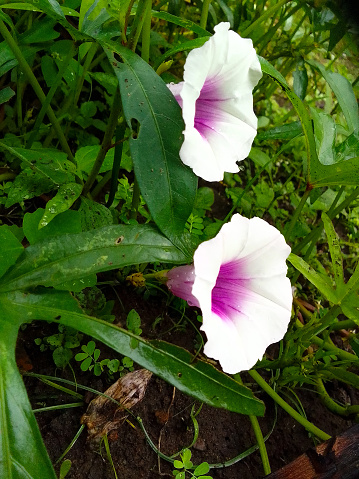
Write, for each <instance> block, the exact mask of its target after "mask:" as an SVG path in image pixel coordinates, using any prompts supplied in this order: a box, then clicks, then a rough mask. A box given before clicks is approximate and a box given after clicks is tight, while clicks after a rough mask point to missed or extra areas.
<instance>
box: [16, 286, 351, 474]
mask: <svg viewBox="0 0 359 479" xmlns="http://www.w3.org/2000/svg"><path fill="white" fill-rule="evenodd" d="M120 298H121V301H122V303H123V307H124V309H125V313H128V311H130V310H131V309H132V308H135V309H136V311H137V312H138V313H139V314H140V316H141V320H142V325H141V326H142V328H143V330H144V332H143V336H144V337H146V338H149V339H152V338H154V337H160V338H161V339H164V340H166V341H171V342H174V343H176V344H178V345H180V346H183V347H185V348H187V349H188V350H190V351H194V349H195V340H196V334H197V333H196V332H195V330H194V329H193V328H192V327H191V325H190V324H189V323H187V324H186V325H185V328H186V329H185V332H184V331H183V330H182V331H181V330H180V328H174V329H172V330H171V331H169V332H168V330H169V329H171V328H173V324H174V323H173V322H174V321H175V322H178V316H177V317H176V313H174V312H173V311H172V310H171V309H170V308H168V307H167V306H166V304H165V300H164V299H163V298H164V296H163V298H162V297H160V296H157V297H151V298H150V299H148V300H146V301H145V300H144V299H143V297H142V296H141V295H138V294H137V293H136V292H135V291H134V290H133V288H131V287H130V286H124V288H123V289H122V290H121V292H120ZM122 311H123V310H122V307H121V308H120V305H119V303H118V302H117V304H116V307H115V310H114V312H115V314H116V322H118V323H119V324H120V325H123V323H124V318H125V317H126V314H125V313H124V312H122ZM159 315H162V317H163V320H162V321H161V322H160V323H159V325H158V326H157V327H156V328H155V330H154V329H153V328H152V325H153V322H154V320H155V319H156V318H157V317H158V316H159ZM194 321H196V320H195V315H194ZM54 328H56V326H55V325H48V324H47V323H42V322H36V323H34V324H33V325H31V326H28V327H27V329H26V336H25V335H23V336H22V335H20V338H19V345H20V349H22V350H25V351H26V353H27V354H28V355H29V359H30V361H31V363H32V365H33V369H32V371H33V372H36V373H40V374H48V375H57V376H60V377H64V378H67V379H69V380H73V375H72V373H71V371H70V370H69V368H67V369H66V370H65V371H55V367H54V365H53V361H52V358H51V352H49V351H47V352H44V353H40V352H39V348H38V346H36V345H35V344H34V342H33V341H34V339H35V338H37V337H41V336H48V335H49V334H52V333H53V332H56V329H54ZM83 342H84V343H86V341H83ZM97 346H98V347H99V348H100V349H101V352H102V355H101V358H103V357H109V358H113V357H116V354H115V353H114V352H113V351H112V350H109V349H107V348H106V347H105V346H103V345H100V344H99V343H98V342H97ZM72 365H73V367H74V370H75V374H76V381H77V383H78V384H81V385H85V386H88V387H91V388H94V389H96V390H99V391H102V392H103V391H105V390H106V389H107V388H108V387H109V386H110V384H111V382H110V381H108V379H107V378H106V377H105V375H104V377H100V378H98V377H95V376H94V375H93V374H92V373H83V372H81V370H80V368H79V366H78V363H76V361H74V360H73V361H72ZM115 379H117V377H116V378H115ZM243 379H244V380H245V379H246V378H245V375H243ZM112 382H114V380H113V381H112ZM25 384H26V387H27V389H28V393H29V397H30V399H31V402H32V405H33V407H34V408H35V407H36V408H39V407H42V406H44V405H53V404H61V403H69V402H73V401H74V399H73V398H71V397H69V396H65V395H63V394H61V393H59V392H58V391H56V390H54V389H53V388H50V387H48V386H45V385H44V384H43V383H41V382H40V381H38V380H37V379H34V378H30V377H25ZM80 392H83V391H81V390H80ZM337 392H340V390H338V391H337ZM297 393H298V395H299V398H300V400H301V402H302V404H303V406H304V409H305V411H306V414H307V417H308V419H309V420H310V421H313V423H314V424H315V425H316V426H318V427H320V428H321V429H323V430H324V431H325V432H327V433H328V434H330V435H337V434H340V433H342V432H343V431H345V430H346V429H348V427H350V426H351V425H352V422H351V421H347V420H344V419H342V418H340V417H337V416H335V415H333V414H332V413H330V412H329V411H328V410H327V409H325V408H324V406H322V404H321V403H320V401H319V399H318V397H317V396H316V395H315V393H313V392H310V391H308V390H305V389H301V390H299V391H297ZM343 393H345V391H343ZM256 394H257V396H258V397H260V398H261V399H263V400H264V401H265V402H266V406H267V410H266V415H265V417H264V418H260V419H259V422H260V425H261V428H262V431H263V434H264V435H265V434H267V432H268V431H269V430H270V428H271V427H272V425H273V421H275V409H274V405H273V402H272V401H271V400H270V399H268V398H267V397H265V396H264V394H262V393H261V392H260V391H258V392H256ZM93 397H94V396H93V395H92V394H91V393H86V394H85V401H86V402H87V403H88V402H89V401H90V400H91V399H92V398H93ZM193 405H195V407H196V409H197V408H198V407H199V406H200V404H198V403H196V401H194V400H193V399H192V398H190V397H188V396H185V395H183V394H182V393H180V392H179V391H178V390H174V388H173V387H172V386H170V385H169V384H167V383H165V382H164V381H162V380H160V379H158V378H156V377H152V379H151V380H150V383H149V385H148V388H147V391H146V394H145V397H144V399H143V400H142V402H141V403H139V404H138V405H137V406H135V407H134V409H133V413H134V414H135V416H139V417H140V418H142V420H143V424H144V426H145V428H146V430H147V432H148V434H149V436H150V437H151V438H152V441H153V442H154V443H155V444H156V446H157V447H158V448H159V449H160V450H161V451H162V452H163V453H164V454H167V455H171V454H174V453H175V452H177V451H179V450H181V449H182V448H183V447H186V446H187V445H189V444H190V443H191V441H192V438H193V423H192V420H191V418H190V412H191V408H192V406H193ZM86 407H87V404H86V405H85V406H84V407H78V408H74V409H64V410H58V411H53V412H45V413H38V414H37V415H36V417H37V420H38V423H39V427H40V430H41V432H42V435H43V438H44V441H45V444H46V447H47V449H48V452H49V455H50V457H51V459H52V460H53V462H55V461H56V459H57V458H58V457H59V456H60V454H62V452H63V451H64V450H65V449H66V448H67V446H68V445H69V443H70V442H71V440H72V439H73V437H74V436H75V434H76V432H77V431H78V429H79V427H80V418H81V416H82V414H83V413H84V412H85V410H86ZM167 413H168V415H167ZM277 413H278V417H277V422H276V425H275V428H274V432H273V433H272V435H271V436H270V438H269V439H268V441H267V443H266V446H267V450H268V455H269V459H270V464H271V467H272V471H275V470H278V469H279V468H281V467H282V466H283V465H285V464H287V463H289V462H290V461H292V460H293V459H295V458H296V457H297V456H298V455H300V454H301V453H303V452H304V451H306V450H307V449H308V448H310V447H313V446H314V445H315V442H314V440H313V439H312V438H310V437H309V435H308V433H307V432H306V431H305V430H304V429H303V427H302V426H300V425H299V424H298V423H296V422H295V421H294V420H293V419H292V418H291V417H290V416H288V415H287V414H286V413H285V412H284V411H282V410H281V409H278V411H277ZM167 419H168V420H167ZM128 420H129V422H124V423H123V424H122V425H121V427H120V428H119V429H118V432H117V435H116V437H115V438H113V439H112V440H111V442H110V449H111V455H112V460H113V462H114V465H115V468H116V472H117V475H118V477H119V478H122V479H135V478H136V479H157V478H161V477H173V476H172V474H171V471H172V470H173V466H172V465H171V464H169V463H167V462H166V461H164V460H159V459H158V456H157V455H156V453H155V452H154V451H153V450H152V449H151V448H150V446H149V444H148V442H147V441H146V438H145V436H144V434H143V432H142V431H141V429H140V428H139V426H138V424H137V422H136V419H134V418H132V417H131V416H129V417H128ZM197 420H198V423H199V439H198V441H197V443H196V444H195V445H194V446H193V447H192V449H191V450H192V454H193V456H192V458H193V462H194V463H195V464H200V463H201V462H203V461H207V462H209V463H221V462H223V461H225V460H228V459H230V458H233V457H235V456H237V455H238V454H240V453H241V452H244V451H245V450H246V449H248V448H249V447H251V446H252V445H254V444H255V438H254V434H253V432H252V428H251V425H250V422H249V419H248V418H247V417H246V416H242V415H238V414H234V413H230V412H227V411H224V410H218V409H214V408H211V407H208V406H206V405H203V407H202V410H201V412H200V413H199V415H198V416H197ZM86 436H87V433H86V432H85V431H83V432H82V434H81V436H80V437H79V439H78V440H77V441H76V443H75V445H74V446H73V447H72V449H71V450H70V452H69V453H68V454H67V456H66V457H67V458H68V459H70V460H71V461H72V467H71V470H70V472H69V474H68V476H67V478H68V479H112V478H114V474H113V470H112V468H111V466H110V463H109V461H108V459H107V457H106V452H105V449H104V447H103V446H102V450H100V449H99V447H97V448H96V447H95V448H93V447H91V446H90V444H88V443H87V441H86ZM209 474H211V476H212V477H213V478H214V479H217V478H225V479H238V478H241V479H255V478H261V477H263V476H264V474H263V470H262V464H261V459H260V456H259V453H258V452H254V453H253V454H251V455H249V456H248V457H246V458H245V459H243V460H241V461H239V462H237V463H236V464H234V465H232V466H229V467H226V468H218V469H211V471H210V473H209Z"/></svg>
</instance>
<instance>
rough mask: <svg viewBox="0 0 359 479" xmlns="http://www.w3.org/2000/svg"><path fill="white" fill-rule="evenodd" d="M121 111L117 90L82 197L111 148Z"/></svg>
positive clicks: (93, 180) (119, 96)
mask: <svg viewBox="0 0 359 479" xmlns="http://www.w3.org/2000/svg"><path fill="white" fill-rule="evenodd" d="M121 110H122V103H121V95H120V90H119V89H118V88H117V89H116V92H115V95H114V97H113V104H112V108H111V113H110V118H109V120H108V124H107V128H106V131H105V134H104V137H103V140H102V143H101V148H100V151H99V152H98V155H97V157H96V160H95V163H94V165H93V167H92V170H91V172H90V174H89V176H88V178H87V181H86V183H85V185H84V189H83V192H82V194H83V195H84V196H86V195H87V193H88V192H89V191H90V189H91V187H92V185H93V184H94V182H95V180H96V177H97V175H98V172H99V171H100V168H101V166H102V163H103V160H104V159H105V156H106V153H107V152H108V149H109V147H110V146H111V143H112V137H113V135H114V133H115V129H116V126H117V120H118V117H119V116H120V113H121Z"/></svg>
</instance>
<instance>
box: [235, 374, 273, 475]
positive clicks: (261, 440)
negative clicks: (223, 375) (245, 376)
mask: <svg viewBox="0 0 359 479" xmlns="http://www.w3.org/2000/svg"><path fill="white" fill-rule="evenodd" d="M234 379H235V380H236V381H237V382H238V383H239V384H241V385H242V386H243V381H242V378H241V376H240V375H239V374H235V375H234ZM249 420H250V422H251V425H252V428H253V432H254V435H255V437H256V439H257V444H258V448H259V453H260V455H261V459H262V464H263V470H264V474H265V475H268V474H270V473H271V468H270V464H269V459H268V453H267V448H266V445H265V442H264V438H263V434H262V430H261V428H260V426H259V422H258V419H257V417H256V416H254V414H249Z"/></svg>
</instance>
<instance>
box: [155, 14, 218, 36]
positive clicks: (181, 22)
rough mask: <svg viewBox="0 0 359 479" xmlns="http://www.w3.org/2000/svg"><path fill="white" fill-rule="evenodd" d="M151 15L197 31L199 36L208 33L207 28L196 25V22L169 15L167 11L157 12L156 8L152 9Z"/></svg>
mask: <svg viewBox="0 0 359 479" xmlns="http://www.w3.org/2000/svg"><path fill="white" fill-rule="evenodd" d="M151 15H152V17H155V18H159V19H161V20H166V22H170V23H174V24H175V25H179V26H180V27H183V28H186V29H187V30H191V31H192V32H194V33H197V35H198V36H200V37H206V36H209V35H210V33H209V32H207V30H205V29H204V28H202V27H200V26H198V25H197V23H194V22H191V20H187V19H185V18H180V17H176V16H175V15H171V14H170V13H167V12H158V11H156V10H152V11H151Z"/></svg>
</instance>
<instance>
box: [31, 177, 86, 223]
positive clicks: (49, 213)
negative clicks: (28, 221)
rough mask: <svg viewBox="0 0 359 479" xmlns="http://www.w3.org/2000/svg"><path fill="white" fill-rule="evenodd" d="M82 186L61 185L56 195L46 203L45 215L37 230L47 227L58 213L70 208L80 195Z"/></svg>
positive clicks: (73, 184)
mask: <svg viewBox="0 0 359 479" xmlns="http://www.w3.org/2000/svg"><path fill="white" fill-rule="evenodd" d="M81 191H82V186H81V185H79V184H78V183H67V184H66V185H61V186H60V188H59V190H58V192H57V193H56V195H55V196H54V197H53V198H51V200H50V201H48V202H47V203H46V209H45V213H44V214H43V215H42V218H41V220H40V223H39V228H43V227H44V226H47V225H48V224H49V223H50V221H52V220H53V219H54V218H55V217H56V216H57V215H59V214H60V213H64V211H67V210H68V209H70V208H71V206H72V205H73V204H74V203H75V201H76V200H77V198H78V197H79V196H80V195H81Z"/></svg>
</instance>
